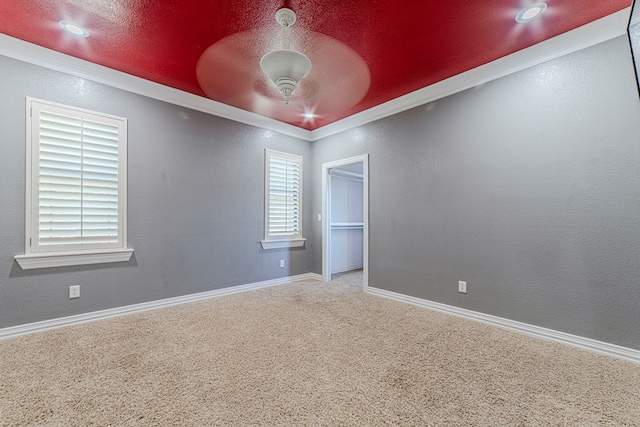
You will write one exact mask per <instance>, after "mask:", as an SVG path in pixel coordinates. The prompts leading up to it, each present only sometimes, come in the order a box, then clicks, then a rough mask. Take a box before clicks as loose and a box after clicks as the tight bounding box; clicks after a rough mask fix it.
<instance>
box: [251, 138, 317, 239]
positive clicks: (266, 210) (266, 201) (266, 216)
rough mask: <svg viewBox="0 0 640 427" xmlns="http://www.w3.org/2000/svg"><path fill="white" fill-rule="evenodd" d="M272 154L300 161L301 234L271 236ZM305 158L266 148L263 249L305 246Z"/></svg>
mask: <svg viewBox="0 0 640 427" xmlns="http://www.w3.org/2000/svg"><path fill="white" fill-rule="evenodd" d="M271 156H275V157H281V158H285V159H290V160H294V161H297V162H299V163H300V191H299V200H300V206H299V217H300V218H299V220H300V223H299V224H298V225H299V228H300V234H299V235H296V236H291V237H285V238H273V236H269V158H270V157H271ZM303 166H304V165H303V159H302V156H297V155H295V154H289V153H283V152H280V151H275V150H271V149H268V148H267V149H265V155H264V240H262V241H260V244H261V245H262V248H263V249H283V248H297V247H301V246H304V243H305V241H306V240H307V239H306V238H304V237H302V231H303V230H302V222H303V211H302V205H303V203H302V197H303V191H302V187H303Z"/></svg>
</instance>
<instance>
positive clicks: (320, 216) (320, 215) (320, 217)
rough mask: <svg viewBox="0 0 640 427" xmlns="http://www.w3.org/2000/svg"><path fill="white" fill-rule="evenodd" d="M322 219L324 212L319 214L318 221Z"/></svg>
mask: <svg viewBox="0 0 640 427" xmlns="http://www.w3.org/2000/svg"><path fill="white" fill-rule="evenodd" d="M320 221H322V214H318V222H320Z"/></svg>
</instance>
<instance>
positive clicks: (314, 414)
mask: <svg viewBox="0 0 640 427" xmlns="http://www.w3.org/2000/svg"><path fill="white" fill-rule="evenodd" d="M359 280H361V278H360V276H359V275H358V274H355V275H354V274H347V275H343V276H341V277H339V278H338V279H337V280H335V281H334V282H332V283H331V284H326V283H321V282H307V283H294V284H288V285H283V286H278V287H273V288H268V289H262V290H258V291H252V292H246V293H242V294H236V295H231V296H227V297H221V298H217V299H210V300H207V301H202V302H197V303H191V304H184V305H180V306H175V307H171V308H166V309H162V310H154V311H148V312H145V313H141V314H135V315H130V316H125V317H119V318H114V319H109V320H103V321H98V322H93V323H87V324H84V325H78V326H72V327H67V328H62V329H57V330H53V331H48V332H43V333H38V334H32V335H28V336H23V337H18V338H14V339H8V340H4V341H0V378H1V379H0V425H1V426H65V427H66V426H218V425H220V426H316V425H318V426H378V425H402V426H491V427H498V426H640V365H634V364H632V363H628V362H624V361H620V360H616V359H613V358H609V357H606V356H600V355H596V354H592V353H589V352H585V351H582V350H578V349H575V348H571V347H567V346H563V345H560V344H555V343H550V342H546V341H542V340H537V339H534V338H530V337H526V336H522V335H518V334H515V333H511V332H506V331H503V330H500V329H497V328H494V327H491V326H486V325H483V324H480V323H475V322H470V321H466V320H463V319H459V318H455V317H450V316H447V315H444V314H440V313H436V312H431V311H429V310H426V309H423V308H419V307H414V306H411V305H406V304H402V303H398V302H394V301H390V300H386V299H383V298H379V297H375V296H372V295H367V294H364V293H363V292H362V291H361V286H360V284H359V283H358V282H359Z"/></svg>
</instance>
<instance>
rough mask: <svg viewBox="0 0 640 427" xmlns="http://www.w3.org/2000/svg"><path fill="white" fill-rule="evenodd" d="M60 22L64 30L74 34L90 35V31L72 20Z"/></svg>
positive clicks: (80, 35)
mask: <svg viewBox="0 0 640 427" xmlns="http://www.w3.org/2000/svg"><path fill="white" fill-rule="evenodd" d="M59 24H60V26H61V27H62V29H63V30H65V31H66V32H68V33H71V34H73V35H74V36H78V37H89V31H87V30H85V29H84V28H82V27H81V26H80V25H78V24H74V23H73V22H71V21H60V22H59Z"/></svg>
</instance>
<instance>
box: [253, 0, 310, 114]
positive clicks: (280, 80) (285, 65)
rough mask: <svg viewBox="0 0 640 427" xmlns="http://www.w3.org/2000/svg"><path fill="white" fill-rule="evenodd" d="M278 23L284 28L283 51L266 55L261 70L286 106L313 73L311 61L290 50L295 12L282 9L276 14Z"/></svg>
mask: <svg viewBox="0 0 640 427" xmlns="http://www.w3.org/2000/svg"><path fill="white" fill-rule="evenodd" d="M276 21H278V24H280V25H281V26H282V27H283V29H282V40H281V45H282V46H281V47H282V49H280V50H274V51H272V52H269V53H267V54H266V55H264V56H263V57H262V59H261V60H260V68H261V69H262V72H263V73H265V74H266V75H267V77H269V79H270V80H271V81H272V82H273V83H274V84H275V85H276V87H277V88H278V91H279V92H280V93H281V94H282V96H284V102H285V104H288V103H289V100H290V99H291V94H292V93H293V91H294V90H295V89H296V87H297V86H298V83H300V81H302V79H304V78H305V77H307V75H308V74H309V72H310V71H311V61H310V60H309V58H307V57H306V56H305V55H303V54H302V53H300V52H296V51H295V50H291V49H290V43H291V42H290V31H291V30H290V28H289V27H290V26H291V25H293V23H294V22H296V14H295V12H294V11H292V10H291V9H287V8H282V9H280V10H278V12H276Z"/></svg>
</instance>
